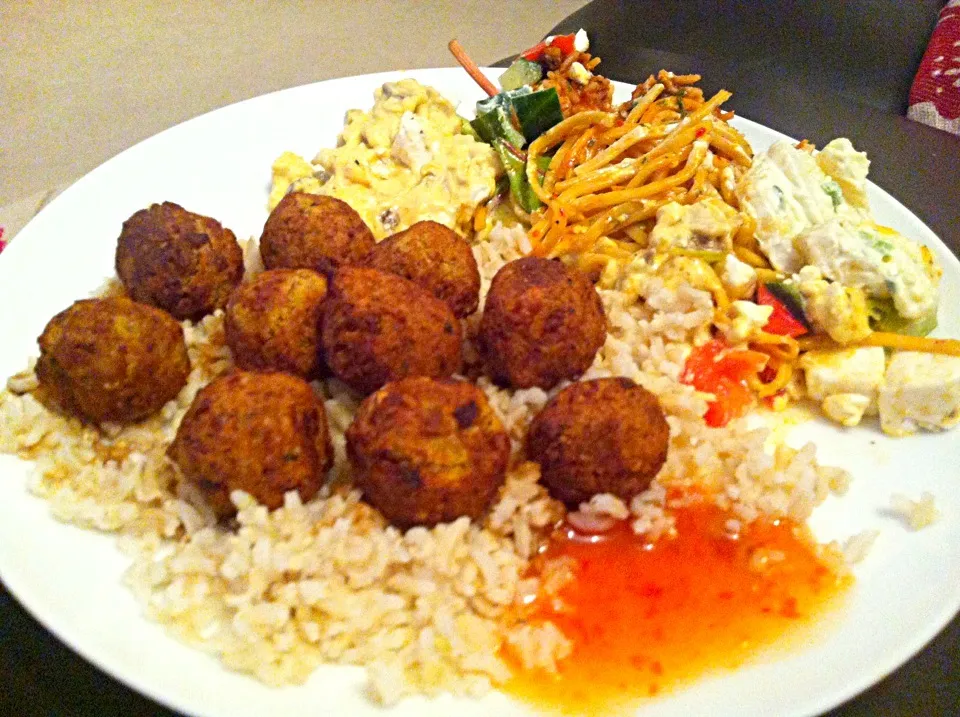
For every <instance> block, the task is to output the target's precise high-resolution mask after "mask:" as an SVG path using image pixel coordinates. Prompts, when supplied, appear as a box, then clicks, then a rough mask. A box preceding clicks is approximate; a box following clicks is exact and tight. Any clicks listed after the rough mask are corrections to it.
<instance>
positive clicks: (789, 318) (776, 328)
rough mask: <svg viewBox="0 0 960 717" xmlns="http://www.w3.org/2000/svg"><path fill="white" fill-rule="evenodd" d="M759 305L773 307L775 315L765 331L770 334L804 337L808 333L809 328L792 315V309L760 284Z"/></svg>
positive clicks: (766, 325)
mask: <svg viewBox="0 0 960 717" xmlns="http://www.w3.org/2000/svg"><path fill="white" fill-rule="evenodd" d="M757 303H758V304H760V306H772V307H773V313H772V314H770V318H769V319H767V323H766V324H765V325H764V327H763V330H764V331H766V332H767V333H768V334H777V335H778V336H793V337H797V336H803V335H804V334H805V333H807V327H806V326H804V325H803V322H802V321H799V320H798V319H797V317H795V316H794V315H793V314H791V313H790V309H788V308H787V307H786V306H784V304H783V302H782V301H780V300H779V299H778V298H777V297H776V296H774V295H773V294H772V293H770V290H769V289H768V288H767V287H766V286H764V285H763V284H760V285H759V286H758V287H757Z"/></svg>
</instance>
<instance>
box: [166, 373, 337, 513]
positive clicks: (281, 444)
mask: <svg viewBox="0 0 960 717" xmlns="http://www.w3.org/2000/svg"><path fill="white" fill-rule="evenodd" d="M167 454H168V455H169V456H170V458H171V460H173V462H174V463H176V465H177V466H178V467H179V469H180V472H181V473H182V475H183V477H184V478H185V479H186V480H188V481H191V482H192V483H193V484H195V485H196V486H197V487H198V488H199V489H200V490H201V492H202V493H203V494H204V495H205V496H206V498H207V501H208V502H209V504H210V507H211V508H212V509H213V510H214V512H215V513H216V514H217V515H218V516H220V517H221V518H226V517H230V516H232V515H233V514H234V513H235V512H236V507H235V506H234V505H233V503H232V502H231V501H230V493H231V492H232V491H234V490H242V491H245V492H246V493H249V494H250V495H251V496H253V497H254V498H256V499H257V501H259V502H260V503H262V504H263V505H265V506H267V507H268V508H270V509H271V510H274V509H276V508H279V507H280V506H281V505H283V496H284V495H285V494H286V493H287V492H289V491H292V490H295V491H297V492H298V493H299V494H300V498H301V499H302V500H304V501H307V500H310V499H311V498H312V497H313V496H314V495H315V494H316V493H317V491H318V490H319V489H320V486H321V485H322V484H323V481H324V477H325V476H326V473H327V471H328V470H330V467H331V466H332V465H333V446H332V445H331V442H330V434H329V432H328V430H327V416H326V413H325V412H324V408H323V402H322V401H321V400H320V399H319V398H318V397H317V395H316V394H315V393H314V392H313V389H312V388H310V384H308V383H307V382H306V381H304V380H303V379H300V378H297V377H296V376H291V375H289V374H286V373H279V372H275V373H254V372H249V371H237V372H235V373H231V374H228V375H227V376H224V377H221V378H218V379H216V380H214V381H213V382H212V383H210V384H208V385H207V386H205V387H204V388H202V389H200V391H199V392H198V393H197V396H196V398H195V399H194V401H193V403H192V404H191V406H190V408H189V409H188V410H187V413H186V415H185V416H184V417H183V421H182V422H181V423H180V428H179V429H178V430H177V435H176V438H174V440H173V443H171V444H170V448H169V449H168V451H167Z"/></svg>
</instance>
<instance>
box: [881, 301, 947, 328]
mask: <svg viewBox="0 0 960 717" xmlns="http://www.w3.org/2000/svg"><path fill="white" fill-rule="evenodd" d="M867 301H868V302H869V305H870V328H872V329H873V330H874V331H888V332H890V333H893V334H902V335H904V336H926V335H927V334H929V333H931V332H932V331H933V330H934V329H935V328H937V310H936V309H934V310H933V311H932V312H931V313H929V314H927V315H926V316H921V317H919V318H916V319H905V318H903V317H902V316H900V314H898V313H897V310H896V308H895V307H894V305H893V299H868V300H867Z"/></svg>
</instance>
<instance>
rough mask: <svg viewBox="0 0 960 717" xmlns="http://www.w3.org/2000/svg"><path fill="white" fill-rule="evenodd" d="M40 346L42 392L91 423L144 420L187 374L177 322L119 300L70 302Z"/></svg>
mask: <svg viewBox="0 0 960 717" xmlns="http://www.w3.org/2000/svg"><path fill="white" fill-rule="evenodd" d="M37 342H38V343H39V344H40V358H39V359H38V361H37V368H36V372H37V378H38V379H39V380H40V385H41V387H42V388H43V390H44V392H45V393H46V395H47V396H49V397H50V398H52V399H53V401H54V402H55V403H57V404H58V405H59V406H60V407H61V408H62V409H63V410H65V411H68V412H70V413H73V414H76V415H78V416H81V417H83V418H87V419H89V420H92V421H96V422H102V421H116V422H122V423H127V422H133V421H138V420H141V419H143V418H146V417H147V416H149V415H150V414H152V413H154V412H156V411H159V410H160V408H162V407H163V404H165V403H166V402H167V401H170V400H171V399H173V398H176V396H177V394H178V393H179V392H180V389H181V388H183V386H184V384H185V383H186V382H187V377H188V376H189V375H190V359H189V357H188V355H187V345H186V342H185V341H184V337H183V328H182V327H181V326H180V324H178V323H177V322H176V321H175V320H174V319H173V318H171V316H170V315H169V314H167V313H166V312H163V311H160V309H155V308H154V307H152V306H147V305H146V304H138V303H136V302H134V301H131V300H130V299H128V298H126V297H123V296H116V297H111V298H105V299H83V300H81V301H77V302H75V303H74V304H73V305H72V306H70V307H69V308H68V309H66V310H64V311H61V312H60V313H59V314H57V315H56V316H54V317H53V318H52V319H50V321H49V323H48V324H47V326H46V328H45V329H44V330H43V333H42V334H41V335H40V338H39V339H38V340H37Z"/></svg>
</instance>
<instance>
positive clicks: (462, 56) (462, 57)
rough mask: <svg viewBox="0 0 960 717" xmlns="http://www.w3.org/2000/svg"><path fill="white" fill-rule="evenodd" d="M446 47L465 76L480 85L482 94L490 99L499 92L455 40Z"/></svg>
mask: <svg viewBox="0 0 960 717" xmlns="http://www.w3.org/2000/svg"><path fill="white" fill-rule="evenodd" d="M447 47H448V48H449V50H450V54H452V55H453V57H454V59H455V60H456V61H457V62H459V63H460V67H462V68H463V69H464V70H466V71H467V74H468V75H470V77H472V78H473V81H474V82H476V83H477V84H478V85H480V87H481V89H483V91H484V92H486V93H487V94H488V95H490V96H491V97H493V96H494V95H496V94H498V93H499V92H500V90H498V89H497V86H496V85H494V84H493V83H492V82H491V81H490V80H488V79H487V77H486V75H484V74H483V73H482V72H481V71H480V68H479V67H477V63H476V62H474V61H473V60H472V59H470V55H468V54H467V51H466V50H464V49H463V46H462V45H461V44H460V43H459V42H457V41H456V40H451V41H450V43H449V44H448V45H447Z"/></svg>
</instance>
